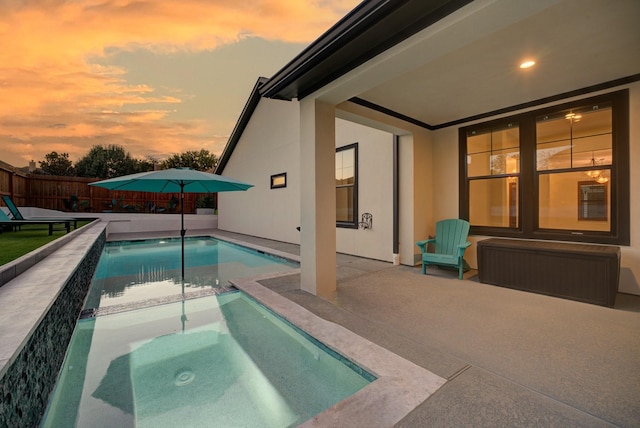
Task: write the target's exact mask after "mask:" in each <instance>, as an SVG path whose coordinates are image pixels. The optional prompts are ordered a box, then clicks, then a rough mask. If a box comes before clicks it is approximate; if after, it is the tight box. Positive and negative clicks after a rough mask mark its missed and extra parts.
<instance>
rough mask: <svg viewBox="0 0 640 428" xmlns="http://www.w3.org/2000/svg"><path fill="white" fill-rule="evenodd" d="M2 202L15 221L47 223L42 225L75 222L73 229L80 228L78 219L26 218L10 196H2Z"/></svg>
mask: <svg viewBox="0 0 640 428" xmlns="http://www.w3.org/2000/svg"><path fill="white" fill-rule="evenodd" d="M2 201H3V202H4V204H5V205H6V206H7V208H9V212H10V213H11V216H13V219H14V220H29V221H36V220H37V221H43V222H45V223H41V224H46V222H50V221H52V222H54V224H56V223H58V224H59V223H61V222H65V223H67V222H73V228H74V229H76V228H77V227H78V219H77V218H71V217H65V218H62V217H56V218H53V217H28V218H25V217H24V216H23V215H22V213H21V212H20V210H19V209H18V207H17V206H16V204H15V203H14V202H13V199H11V196H8V195H3V196H2Z"/></svg>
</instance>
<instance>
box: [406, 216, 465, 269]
mask: <svg viewBox="0 0 640 428" xmlns="http://www.w3.org/2000/svg"><path fill="white" fill-rule="evenodd" d="M468 235H469V222H468V221H465V220H460V219H457V218H454V219H449V220H441V221H439V222H437V223H436V237H435V238H432V239H425V240H424V241H418V242H416V245H417V246H418V247H420V251H421V252H422V274H423V275H426V274H427V270H426V268H427V265H438V266H450V267H457V268H458V272H459V276H458V277H459V278H460V279H462V273H463V270H464V258H463V256H464V251H465V250H466V249H467V247H469V245H471V243H470V242H468V241H467V236H468ZM428 244H434V248H435V251H434V252H433V253H428V252H427V245H428Z"/></svg>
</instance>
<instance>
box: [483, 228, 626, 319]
mask: <svg viewBox="0 0 640 428" xmlns="http://www.w3.org/2000/svg"><path fill="white" fill-rule="evenodd" d="M478 277H479V279H480V282H482V283H486V284H492V285H499V286H503V287H508V288H514V289H517V290H523V291H531V292H534V293H541V294H547V295H550V296H555V297H562V298H565V299H571V300H578V301H581V302H586V303H593V304H596V305H602V306H609V307H613V305H614V304H615V299H616V293H617V292H618V281H619V278H620V248H619V247H615V246H605V245H588V244H568V243H560V242H541V241H529V240H520V239H497V238H492V239H486V240H483V241H479V242H478Z"/></svg>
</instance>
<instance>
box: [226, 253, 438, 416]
mask: <svg viewBox="0 0 640 428" xmlns="http://www.w3.org/2000/svg"><path fill="white" fill-rule="evenodd" d="M264 250H265V252H266V251H267V250H269V249H267V248H264ZM269 252H271V251H269ZM294 273H295V272H294ZM291 274H292V271H287V272H281V273H273V274H266V275H260V276H255V277H249V278H240V279H234V280H231V281H230V282H231V284H232V285H233V286H234V287H236V288H237V289H239V290H241V291H242V292H244V293H246V294H248V295H249V296H251V297H252V298H253V299H255V300H256V301H258V302H259V303H261V304H263V305H264V306H266V307H268V308H269V309H270V310H272V311H273V312H275V313H276V314H278V315H279V316H280V317H282V318H284V319H285V320H287V321H288V322H290V323H292V324H293V325H295V326H296V327H297V328H299V329H301V330H302V331H304V332H305V333H307V334H309V335H310V336H312V337H313V338H315V339H317V340H318V341H320V342H321V343H322V344H323V345H325V346H327V347H328V348H329V349H331V350H333V351H335V352H337V353H338V354H340V355H341V356H342V357H344V358H346V359H348V360H349V361H351V362H353V363H354V364H356V365H358V366H360V367H362V368H363V369H365V370H366V371H368V372H369V373H371V374H373V375H374V376H376V378H377V379H376V380H374V381H373V382H372V383H371V384H369V385H368V386H366V387H364V388H363V389H361V390H360V391H358V392H357V393H355V394H354V395H352V396H350V397H348V398H346V399H344V400H342V401H340V402H339V403H337V404H335V405H334V406H332V407H330V408H328V409H326V410H325V411H323V412H322V413H320V414H318V415H316V416H315V417H313V418H311V419H309V420H308V421H306V422H304V423H303V424H301V425H300V426H301V427H330V426H379V427H385V426H389V427H391V426H394V425H395V424H397V423H398V422H400V421H401V420H402V419H403V418H404V417H405V416H407V415H408V414H409V413H410V412H411V411H412V410H413V409H415V408H416V407H418V406H419V405H420V404H421V403H422V402H424V401H425V400H426V399H428V398H429V397H430V396H431V395H432V394H433V393H434V392H436V391H437V390H438V389H439V388H440V387H441V386H442V385H444V384H445V382H446V379H444V378H442V377H440V376H438V375H436V374H434V373H432V372H430V371H429V370H426V369H424V368H422V367H420V366H418V365H416V364H414V363H412V362H410V361H408V360H405V359H404V358H402V357H400V356H398V355H396V354H394V353H393V352H391V351H389V350H387V349H385V348H383V347H381V346H379V345H376V344H374V343H372V342H370V341H368V340H366V339H364V338H362V337H360V336H358V335H357V334H355V333H354V332H352V331H350V330H348V329H346V328H344V327H342V326H340V325H338V324H335V323H332V322H330V321H327V320H325V319H323V318H320V317H319V316H317V315H315V314H313V313H312V312H311V311H309V310H307V309H305V308H303V307H302V306H300V305H298V304H296V303H294V302H292V301H291V300H289V299H287V298H286V297H283V296H281V295H280V294H278V293H276V292H274V291H272V290H270V289H268V288H267V287H264V286H263V285H261V284H260V283H259V282H258V281H262V280H266V279H275V278H279V277H282V276H287V275H291Z"/></svg>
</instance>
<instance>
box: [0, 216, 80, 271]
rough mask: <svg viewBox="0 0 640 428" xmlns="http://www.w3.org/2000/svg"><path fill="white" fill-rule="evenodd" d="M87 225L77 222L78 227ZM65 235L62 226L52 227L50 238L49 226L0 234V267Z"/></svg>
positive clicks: (26, 228) (34, 226) (42, 225)
mask: <svg viewBox="0 0 640 428" xmlns="http://www.w3.org/2000/svg"><path fill="white" fill-rule="evenodd" d="M87 223H89V221H79V222H78V227H80V226H84V225H85V224H87ZM72 226H73V225H72ZM56 229H57V230H56ZM66 234H67V231H66V230H65V229H64V226H63V225H54V229H53V235H51V236H49V226H48V225H46V224H29V225H24V226H22V229H21V230H19V231H17V232H13V231H11V230H5V231H3V232H2V233H0V265H3V264H5V263H9V262H10V261H12V260H15V259H17V258H18V257H20V256H23V255H25V254H27V253H29V252H31V251H33V250H35V249H36V248H39V247H41V246H43V245H45V244H48V243H49V242H51V241H54V240H56V239H58V238H60V237H61V236H64V235H66Z"/></svg>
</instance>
